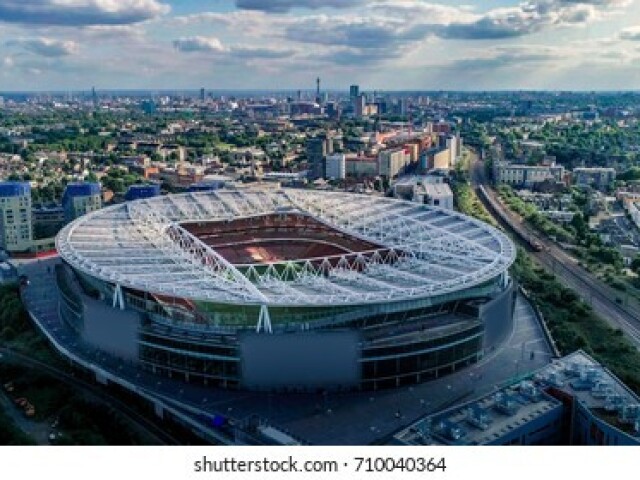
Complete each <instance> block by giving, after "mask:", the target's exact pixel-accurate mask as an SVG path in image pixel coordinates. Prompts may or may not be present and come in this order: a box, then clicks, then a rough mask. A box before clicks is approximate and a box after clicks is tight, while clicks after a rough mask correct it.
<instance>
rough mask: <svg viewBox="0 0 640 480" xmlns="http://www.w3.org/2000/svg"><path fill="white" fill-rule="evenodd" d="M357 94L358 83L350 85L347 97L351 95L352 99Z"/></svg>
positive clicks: (358, 91) (358, 93) (358, 92)
mask: <svg viewBox="0 0 640 480" xmlns="http://www.w3.org/2000/svg"><path fill="white" fill-rule="evenodd" d="M359 95H360V87H359V86H358V85H351V88H349V97H351V100H354V99H355V98H356V97H358V96H359Z"/></svg>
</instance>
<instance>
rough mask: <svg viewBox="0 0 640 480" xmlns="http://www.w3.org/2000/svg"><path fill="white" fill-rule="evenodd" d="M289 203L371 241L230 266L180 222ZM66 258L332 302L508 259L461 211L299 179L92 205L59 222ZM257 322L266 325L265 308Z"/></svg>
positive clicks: (278, 301) (443, 278) (137, 283)
mask: <svg viewBox="0 0 640 480" xmlns="http://www.w3.org/2000/svg"><path fill="white" fill-rule="evenodd" d="M287 212H295V213H298V214H301V213H302V214H307V215H310V216H313V217H314V218H315V219H316V220H317V221H320V222H323V223H325V224H326V225H328V226H330V227H331V228H333V229H334V230H337V231H341V232H343V233H345V234H348V235H350V236H353V237H357V238H360V239H362V240H366V241H367V242H370V243H373V244H375V245H380V246H381V247H380V248H378V249H374V250H370V251H365V252H352V253H344V254H340V255H332V256H326V257H321V258H309V259H304V260H296V261H283V262H274V263H270V264H259V265H247V266H242V267H240V266H237V265H236V266H234V265H232V264H230V263H229V262H228V261H227V260H225V259H224V258H223V257H222V256H220V255H219V254H218V253H217V252H216V251H215V249H213V248H211V247H209V246H207V245H206V244H205V243H203V242H202V241H201V240H200V239H198V238H197V237H196V236H194V235H192V234H191V233H189V232H188V231H187V230H186V229H184V228H183V227H182V226H181V224H182V223H186V222H211V221H224V220H233V219H238V218H248V217H256V216H261V215H266V214H274V213H282V214H286V213H287ZM56 243H57V247H58V250H59V252H60V254H61V256H62V257H63V258H65V260H67V261H68V262H69V263H70V264H71V265H73V266H74V267H75V268H77V269H79V270H80V271H83V272H84V273H86V274H88V275H91V276H94V277H96V278H99V279H101V280H104V281H106V282H109V283H112V284H115V285H121V286H124V287H129V288H134V289H137V290H144V291H150V292H153V293H157V294H162V295H171V296H175V297H180V298H187V299H190V300H196V301H198V300H199V301H207V302H220V303H238V304H245V305H259V306H279V305H282V306H303V305H309V306H336V305H355V304H367V303H379V302H385V301H391V300H393V301H396V300H409V299H413V298H421V297H429V296H439V295H445V294H452V293H455V292H456V291H459V290H463V289H468V288H471V287H474V286H478V285H481V284H484V283H486V282H488V281H493V280H498V279H500V278H501V276H502V275H503V274H504V273H505V272H506V271H507V269H508V267H509V266H510V265H511V264H512V263H513V261H514V259H515V248H514V246H513V244H512V243H511V242H510V241H509V239H508V238H507V237H506V236H505V235H503V234H502V233H501V232H499V231H497V230H495V229H493V228H492V227H490V226H488V225H485V224H483V223H481V222H479V221H476V220H473V219H470V218H467V217H464V216H462V215H460V214H458V213H455V212H450V211H445V210H441V209H435V208H431V207H427V206H424V205H417V204H414V203H409V202H403V201H398V200H393V199H387V198H379V197H372V196H364V195H353V194H347V193H341V192H340V193H338V192H316V191H304V190H279V191H275V190H251V189H248V190H225V191H216V192H199V193H189V194H184V195H171V196H165V197H156V198H153V199H145V200H140V201H136V202H131V203H128V204H126V205H118V206H115V207H110V208H106V209H103V210H100V211H98V212H93V213H91V214H89V215H87V216H85V217H82V218H80V219H78V220H77V221H75V222H74V223H72V224H70V225H69V226H67V227H66V228H65V229H63V231H62V232H61V233H60V234H59V236H58V238H57V240H56ZM264 315H265V314H264V312H263V313H262V314H261V328H263V329H264V330H265V331H268V329H269V328H270V327H269V321H268V312H267V316H266V317H265V316H264Z"/></svg>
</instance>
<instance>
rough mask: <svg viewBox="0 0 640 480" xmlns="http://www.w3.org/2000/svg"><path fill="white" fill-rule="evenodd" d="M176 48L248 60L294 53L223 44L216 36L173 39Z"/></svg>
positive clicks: (187, 51) (275, 57) (277, 48)
mask: <svg viewBox="0 0 640 480" xmlns="http://www.w3.org/2000/svg"><path fill="white" fill-rule="evenodd" d="M173 46H174V48H175V49H176V50H178V51H180V52H184V53H196V52H200V53H207V54H214V55H216V57H217V58H218V59H223V58H224V59H226V60H236V59H237V60H249V59H264V60H269V59H278V58H287V57H291V56H293V55H295V54H296V50H294V49H291V48H281V47H270V46H259V47H254V46H248V45H235V46H225V45H224V44H223V43H222V42H221V41H220V40H219V39H218V38H216V37H185V38H179V39H178V40H174V41H173Z"/></svg>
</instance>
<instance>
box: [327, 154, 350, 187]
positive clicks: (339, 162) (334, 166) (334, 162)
mask: <svg viewBox="0 0 640 480" xmlns="http://www.w3.org/2000/svg"><path fill="white" fill-rule="evenodd" d="M325 172H326V178H334V179H336V180H344V179H345V178H346V176H347V157H346V155H344V154H343V153H336V154H334V155H328V156H327V158H326V165H325Z"/></svg>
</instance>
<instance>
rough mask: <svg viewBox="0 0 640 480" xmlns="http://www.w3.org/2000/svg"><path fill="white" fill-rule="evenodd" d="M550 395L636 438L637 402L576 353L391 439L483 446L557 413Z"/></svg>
mask: <svg viewBox="0 0 640 480" xmlns="http://www.w3.org/2000/svg"><path fill="white" fill-rule="evenodd" d="M552 390H559V391H562V392H563V393H564V394H568V395H570V396H571V397H573V398H575V400H576V401H578V402H580V403H581V404H582V405H583V406H585V407H586V408H588V409H589V410H591V411H592V413H593V414H594V415H596V416H597V417H599V418H600V419H602V420H603V421H605V422H607V423H609V424H610V425H612V426H614V427H616V428H618V429H619V430H622V431H623V432H625V433H627V434H629V435H633V436H640V430H639V429H638V428H637V427H638V422H640V398H638V396H637V395H636V394H634V393H633V392H632V391H631V390H629V389H628V388H627V387H626V386H625V385H624V383H622V382H621V381H620V380H619V379H618V378H617V377H615V376H614V375H613V374H612V373H611V372H609V370H607V369H606V368H604V367H603V366H601V365H600V364H599V363H597V362H596V361H595V360H593V359H592V358H591V357H590V356H588V355H587V354H585V353H584V352H582V351H578V352H575V353H573V354H571V355H568V356H566V357H564V358H562V359H561V360H555V361H554V362H552V363H551V364H549V365H547V366H545V367H544V368H542V369H541V370H539V371H538V372H536V373H534V374H530V375H528V376H527V377H526V379H524V380H522V381H520V382H517V383H515V384H511V385H509V386H507V387H505V388H503V389H501V390H499V391H497V392H495V393H492V394H489V395H486V396H484V397H482V398H480V399H478V400H476V401H473V402H469V403H465V404H463V405H460V406H457V407H454V408H451V409H448V410H445V411H443V412H440V413H437V414H435V415H431V416H429V417H426V418H423V419H421V420H420V421H418V422H416V423H415V424H413V425H412V426H410V427H409V428H406V429H404V430H402V431H401V432H399V433H398V434H396V435H395V439H396V441H397V442H399V443H402V444H408V445H424V444H435V445H438V444H442V445H486V444H489V443H491V442H492V441H494V440H496V439H498V438H500V437H504V436H506V435H507V434H508V433H509V432H512V431H514V430H516V429H517V428H519V427H521V426H522V425H524V424H526V423H528V422H530V421H532V420H534V419H536V418H538V417H541V416H543V415H545V414H546V413H548V412H550V411H552V410H554V409H556V408H560V407H561V406H562V403H561V402H560V401H559V400H558V399H556V398H555V397H554V396H552V395H550V394H549V393H548V392H550V391H552Z"/></svg>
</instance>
